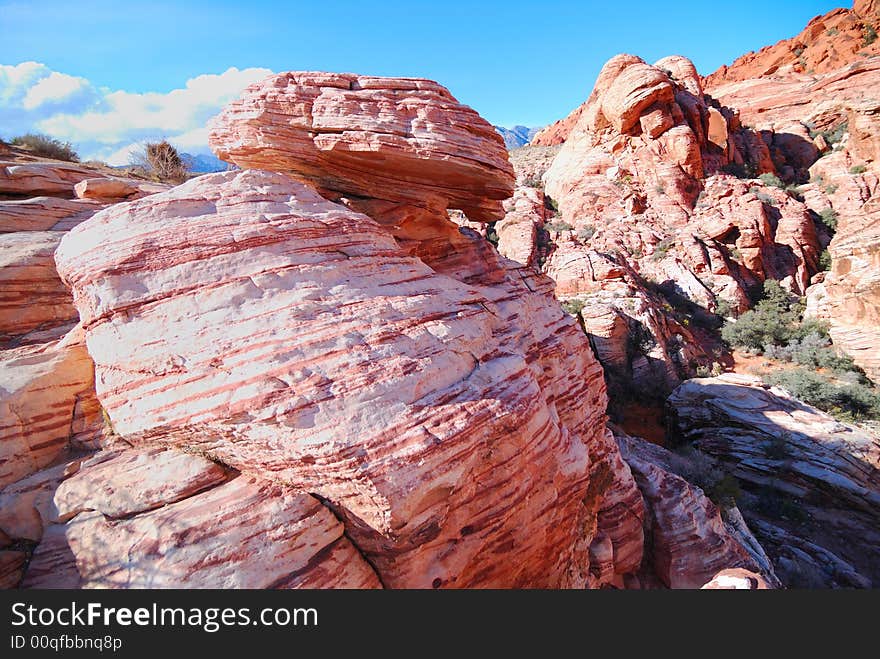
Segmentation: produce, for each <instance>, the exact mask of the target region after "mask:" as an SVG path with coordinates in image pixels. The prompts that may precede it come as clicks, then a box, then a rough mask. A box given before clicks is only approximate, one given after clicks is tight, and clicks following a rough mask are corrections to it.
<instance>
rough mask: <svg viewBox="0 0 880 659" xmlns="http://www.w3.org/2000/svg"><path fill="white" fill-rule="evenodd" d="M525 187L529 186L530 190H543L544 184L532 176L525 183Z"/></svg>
mask: <svg viewBox="0 0 880 659" xmlns="http://www.w3.org/2000/svg"><path fill="white" fill-rule="evenodd" d="M523 185H525V186H528V187H530V188H543V187H544V184H543V183H542V182H541V179H540V178H538V177H537V176H530V177H528V178H527V179H525V180H524V181H523Z"/></svg>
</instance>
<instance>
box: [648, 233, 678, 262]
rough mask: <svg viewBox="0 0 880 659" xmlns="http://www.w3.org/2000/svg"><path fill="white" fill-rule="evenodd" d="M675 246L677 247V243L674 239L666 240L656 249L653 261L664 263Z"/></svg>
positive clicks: (658, 244)
mask: <svg viewBox="0 0 880 659" xmlns="http://www.w3.org/2000/svg"><path fill="white" fill-rule="evenodd" d="M673 245H675V241H674V240H672V238H664V239H663V240H661V241H660V242H659V243H657V245H656V246H655V247H654V254H653V255H652V257H651V258H652V260H654V261H662V260H663V259H664V258H666V255H667V254H668V253H669V250H670V249H672V247H673Z"/></svg>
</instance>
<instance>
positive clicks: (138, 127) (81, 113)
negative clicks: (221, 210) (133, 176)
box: [0, 62, 272, 164]
mask: <svg viewBox="0 0 880 659" xmlns="http://www.w3.org/2000/svg"><path fill="white" fill-rule="evenodd" d="M270 73H272V72H271V71H270V70H269V69H261V68H249V69H237V68H235V67H232V68H229V69H227V70H226V71H225V72H223V73H221V74H205V75H200V76H197V77H195V78H191V79H190V80H187V81H186V84H185V86H184V87H182V88H179V89H173V90H171V91H170V92H168V93H165V94H162V93H158V92H146V93H132V92H127V91H123V90H115V91H111V90H108V89H103V88H101V89H99V88H96V87H95V86H94V85H92V84H91V82H89V81H88V80H86V79H85V78H80V77H76V76H71V75H68V74H65V73H60V72H56V71H52V70H50V69H49V68H48V67H46V66H45V65H43V64H40V63H38V62H24V63H22V64H18V65H15V66H8V65H0V127H2V130H4V131H5V134H4V135H3V137H7V138H9V137H13V136H14V135H18V134H21V133H25V132H41V133H46V134H48V135H51V136H52V137H55V138H58V139H60V140H63V141H69V142H71V143H72V144H73V145H74V146H75V147H76V148H77V150H78V152H79V154H80V156H81V157H82V158H83V159H92V158H94V159H100V160H106V161H107V162H109V163H110V164H127V163H128V159H129V154H130V152H131V151H132V150H135V149H136V148H137V147H138V145H139V144H140V143H142V142H143V141H145V140H155V139H162V138H165V139H167V140H168V141H170V142H171V143H172V144H175V145H176V146H178V147H179V148H180V149H181V150H184V151H189V152H191V153H208V152H209V150H208V139H207V138H208V131H207V128H206V124H207V122H208V120H209V119H210V118H211V117H212V116H214V115H215V114H217V113H218V112H219V111H220V109H221V108H222V107H223V106H224V105H226V104H227V103H229V102H230V101H232V100H233V99H234V98H236V97H237V96H238V95H239V94H240V93H241V91H242V89H244V88H245V87H246V86H247V85H249V84H251V83H254V82H257V81H259V80H261V79H263V78H265V77H266V76H268V75H269V74H270Z"/></svg>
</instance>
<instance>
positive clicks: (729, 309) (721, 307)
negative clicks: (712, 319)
mask: <svg viewBox="0 0 880 659" xmlns="http://www.w3.org/2000/svg"><path fill="white" fill-rule="evenodd" d="M715 314H716V315H717V316H720V317H721V318H730V317H732V316H735V315H736V313H735V310H734V308H733V305H732V304H730V301H729V300H725V299H724V298H721V297H720V298H717V299H716V301H715Z"/></svg>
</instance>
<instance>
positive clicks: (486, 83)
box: [0, 0, 851, 157]
mask: <svg viewBox="0 0 880 659" xmlns="http://www.w3.org/2000/svg"><path fill="white" fill-rule="evenodd" d="M842 4H846V5H847V6H851V5H849V4H848V3H846V1H845V0H843V1H841V0H837V1H834V0H831V1H821V0H777V1H772V2H768V1H767V0H738V2H737V3H735V4H734V5H730V4H727V5H724V4H718V3H714V4H713V3H707V2H688V3H660V2H656V0H655V1H647V0H629V1H628V2H625V3H619V2H618V3H615V2H608V1H607V0H606V1H603V2H575V1H563V0H546V1H544V2H517V1H507V2H496V1H494V0H492V1H487V2H460V1H458V0H447V1H445V2H418V1H411V2H382V1H380V0H376V1H372V2H371V1H369V0H359V1H349V0H320V1H315V0H313V1H311V2H300V1H297V0H294V1H291V2H269V1H259V0H254V1H251V2H241V0H238V1H236V2H227V1H225V0H221V1H219V2H217V1H215V2H164V1H158V2H149V3H144V2H138V1H137V0H123V1H119V0H115V1H112V2H111V1H104V0H100V1H91V0H76V1H71V0H65V1H63V2H56V1H55V0H40V1H39V2H35V1H34V0H22V1H17V2H16V1H13V2H6V1H3V0H0V65H6V68H5V69H0V136H4V137H7V138H8V137H10V135H9V134H7V133H9V132H10V131H12V130H18V129H19V128H21V127H22V126H26V125H33V126H35V127H36V128H38V129H43V130H44V132H49V130H48V129H49V128H51V129H53V130H55V131H56V132H58V133H64V134H59V135H58V136H59V137H62V138H63V139H70V140H71V141H73V142H74V143H75V144H83V145H85V148H86V149H87V150H90V151H91V152H92V153H93V155H99V156H101V157H107V156H108V154H109V153H110V152H111V150H113V149H117V148H118V147H119V146H120V144H122V141H124V139H127V137H126V138H123V133H125V128H126V126H125V125H124V124H125V116H126V113H128V116H131V117H136V116H139V115H138V113H146V114H150V115H151V116H150V118H149V119H147V118H146V117H145V118H143V120H142V121H140V123H138V121H137V120H136V119H133V121H134V123H136V124H138V125H136V126H134V127H132V130H131V131H130V132H129V134H128V137H131V138H135V139H144V138H145V137H151V136H152V135H148V134H147V133H148V132H149V131H150V130H152V131H153V132H156V131H161V132H163V133H166V134H171V135H177V134H178V133H179V134H181V135H185V136H188V137H185V139H184V140H183V142H182V144H183V145H184V146H186V140H187V139H188V140H189V141H190V142H192V144H193V145H196V143H197V142H198V140H199V139H201V137H202V135H203V133H201V132H199V130H198V129H199V128H200V126H199V124H201V123H203V122H204V120H206V119H207V117H208V116H210V115H211V114H212V113H213V112H216V107H215V106H217V104H222V103H225V102H228V100H229V98H231V97H234V96H235V95H236V94H237V93H238V91H239V90H240V88H241V86H243V85H244V84H247V83H248V82H250V81H252V80H253V79H259V77H261V76H262V75H265V73H267V70H272V71H283V70H292V69H312V70H313V69H320V70H332V71H351V72H356V73H368V74H373V75H406V76H420V77H426V78H432V79H435V80H437V81H439V82H441V83H442V84H444V85H446V86H447V87H448V88H449V89H450V90H451V91H452V93H453V94H454V95H455V96H456V97H457V98H458V99H459V100H460V101H462V102H464V103H467V104H469V105H471V106H472V107H474V108H475V109H477V110H478V111H479V112H480V113H481V114H482V115H483V116H484V117H486V118H487V119H488V120H489V121H491V122H492V123H495V124H500V125H513V124H517V123H519V124H525V125H543V124H546V123H549V122H551V121H553V120H555V119H558V118H559V117H561V116H564V115H565V114H567V113H568V112H569V111H570V110H571V109H573V108H574V107H576V106H577V105H578V104H579V103H581V102H582V101H583V100H584V99H585V98H586V97H587V95H588V94H589V92H590V90H591V89H592V86H593V82H594V81H595V78H596V75H597V73H598V72H599V69H600V68H601V66H602V64H603V63H604V62H605V61H606V60H607V59H608V58H609V57H611V56H612V55H615V54H617V53H620V52H629V53H633V54H636V55H639V56H640V57H642V58H644V59H645V60H647V61H649V62H653V61H656V60H657V59H660V58H661V57H663V56H665V55H670V54H680V55H685V56H687V57H690V58H691V59H692V60H693V61H694V63H695V64H696V66H697V69H698V70H699V71H700V72H701V73H703V74H706V73H710V72H711V71H713V70H715V69H716V68H718V66H720V65H721V64H725V63H729V62H731V61H732V60H733V59H735V58H736V57H737V56H739V55H741V54H743V53H745V52H747V51H749V50H756V49H758V48H760V47H761V46H764V45H767V44H771V43H775V42H776V41H778V40H779V39H782V38H786V37H790V36H794V35H795V34H797V33H798V32H799V31H800V30H801V29H803V27H804V26H805V25H806V23H807V21H808V20H809V19H810V18H812V17H813V16H816V15H818V14H822V13H825V12H827V11H829V10H830V9H832V8H834V7H836V6H841V5H842ZM24 62H36V63H39V64H40V65H42V68H40V69H39V70H37V69H35V68H34V66H33V65H30V67H29V68H26V69H25V68H21V67H19V68H18V69H13V68H11V67H14V66H16V65H21V64H22V63H24ZM230 69H232V72H231V73H230ZM205 74H208V75H209V77H208V78H204V77H203V78H199V77H200V76H205ZM53 75H54V77H53V78H52V79H51V80H49V79H48V78H49V76H53ZM4 76H5V77H4ZM211 76H213V77H211ZM193 79H196V80H200V81H201V82H199V83H198V84H196V85H195V86H194V88H188V87H187V81H192V80H193ZM74 80H75V81H76V82H74ZM40 81H43V84H42V87H41V88H40V90H38V91H37V92H32V91H30V88H29V87H27V85H35V84H37V83H39V82H40ZM83 81H85V82H83ZM16 85H17V87H16ZM191 87H192V86H191ZM174 90H177V91H178V93H177V95H176V96H175V97H174V98H173V99H172V100H171V101H166V100H163V99H162V98H160V97H161V96H162V95H167V94H169V93H174ZM187 90H188V91H187ZM28 93H30V96H28ZM65 94H66V95H65ZM114 94H115V96H114ZM108 95H110V96H109V100H108ZM26 98H27V99H28V100H27V102H26V103H25V100H24V99H26ZM71 99H72V100H71ZM4 103H5V109H4ZM168 103H170V106H168ZM194 105H198V106H200V107H198V108H197V109H196V110H195V111H192V112H189V113H187V108H189V107H190V106H194ZM166 106H168V107H166ZM184 106H186V107H184ZM77 113H78V114H77ZM89 113H90V114H89ZM59 116H61V117H62V118H61V119H58V117H59ZM83 116H87V118H86V119H77V117H80V118H82V117H83ZM176 120H180V121H181V122H182V124H181V125H180V126H175V125H173V124H174V122H175V121H176ZM89 121H91V122H92V123H93V124H96V125H95V126H90V125H89ZM151 121H152V122H153V123H155V124H156V125H148V124H150V122H151ZM101 123H105V124H107V125H108V126H109V127H110V128H112V129H113V130H115V131H116V133H114V136H115V137H120V138H121V140H119V141H115V142H112V143H111V142H110V141H107V140H105V141H104V142H100V141H99V140H96V139H93V138H96V137H98V135H97V132H98V129H99V128H100V126H99V125H98V124H101ZM90 129H91V130H90ZM117 133H118V134H117ZM193 150H198V149H193ZM201 150H204V149H201Z"/></svg>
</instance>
